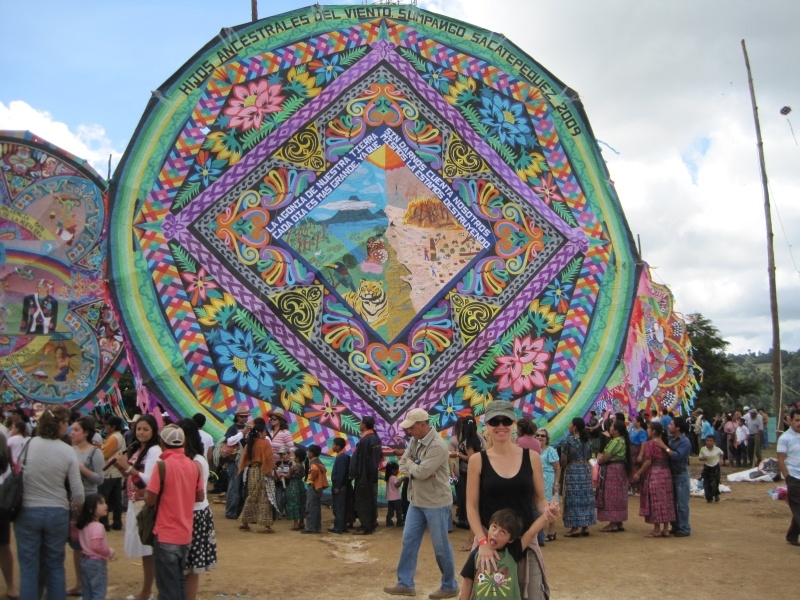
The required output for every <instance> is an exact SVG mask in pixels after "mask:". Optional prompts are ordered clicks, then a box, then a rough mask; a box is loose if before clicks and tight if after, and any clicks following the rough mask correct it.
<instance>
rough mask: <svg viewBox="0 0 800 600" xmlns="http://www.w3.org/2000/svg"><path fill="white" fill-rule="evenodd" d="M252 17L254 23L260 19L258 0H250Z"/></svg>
mask: <svg viewBox="0 0 800 600" xmlns="http://www.w3.org/2000/svg"><path fill="white" fill-rule="evenodd" d="M250 17H251V21H253V23H255V22H256V21H258V0H250Z"/></svg>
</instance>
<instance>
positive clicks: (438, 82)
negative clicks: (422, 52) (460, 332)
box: [422, 63, 455, 94]
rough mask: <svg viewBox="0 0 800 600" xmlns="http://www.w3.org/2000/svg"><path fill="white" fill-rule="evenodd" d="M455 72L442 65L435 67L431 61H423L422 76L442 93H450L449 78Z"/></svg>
mask: <svg viewBox="0 0 800 600" xmlns="http://www.w3.org/2000/svg"><path fill="white" fill-rule="evenodd" d="M454 75H455V74H454V73H453V71H449V70H446V69H445V68H444V67H438V68H437V67H436V66H434V65H433V64H432V63H425V73H424V74H423V75H422V78H423V79H425V81H427V82H428V83H430V84H431V85H432V86H433V87H435V88H436V89H437V90H439V91H440V92H442V93H445V94H449V93H450V80H451V78H452V77H453V76H454Z"/></svg>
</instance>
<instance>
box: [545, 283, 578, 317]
mask: <svg viewBox="0 0 800 600" xmlns="http://www.w3.org/2000/svg"><path fill="white" fill-rule="evenodd" d="M571 291H572V284H571V283H562V282H561V281H559V279H558V277H556V278H555V279H553V283H551V284H550V285H548V286H547V288H545V291H544V298H543V299H542V306H552V307H553V308H555V309H556V311H558V312H560V313H563V312H567V309H568V308H569V302H568V300H567V298H568V297H569V294H570V292H571Z"/></svg>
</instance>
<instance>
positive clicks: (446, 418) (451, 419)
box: [433, 394, 465, 429]
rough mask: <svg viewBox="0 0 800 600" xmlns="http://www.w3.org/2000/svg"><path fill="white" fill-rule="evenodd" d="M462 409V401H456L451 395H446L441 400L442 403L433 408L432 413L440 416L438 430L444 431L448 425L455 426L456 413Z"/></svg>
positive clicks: (463, 406)
mask: <svg viewBox="0 0 800 600" xmlns="http://www.w3.org/2000/svg"><path fill="white" fill-rule="evenodd" d="M459 395H460V394H459ZM464 408H465V405H464V401H463V399H461V398H459V399H456V398H455V397H454V396H453V394H448V395H447V396H445V397H444V398H442V401H441V402H440V403H439V404H437V405H436V406H434V407H433V411H434V412H436V413H439V414H440V415H441V418H440V420H439V428H440V429H446V428H447V427H450V425H455V424H456V422H457V421H458V412H459V411H461V410H464Z"/></svg>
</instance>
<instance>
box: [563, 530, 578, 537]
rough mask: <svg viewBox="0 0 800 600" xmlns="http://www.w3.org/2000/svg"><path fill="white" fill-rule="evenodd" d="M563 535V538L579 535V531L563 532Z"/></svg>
mask: <svg viewBox="0 0 800 600" xmlns="http://www.w3.org/2000/svg"><path fill="white" fill-rule="evenodd" d="M564 537H565V538H576V537H581V532H580V531H570V532H569V533H565V534H564Z"/></svg>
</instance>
